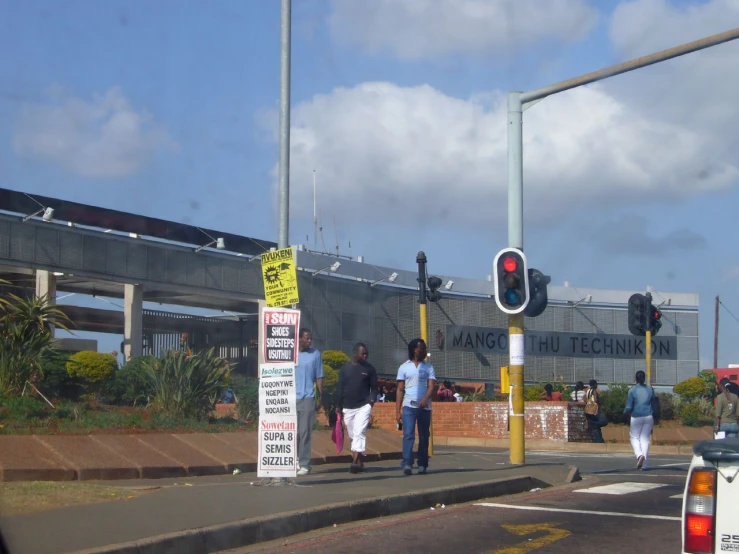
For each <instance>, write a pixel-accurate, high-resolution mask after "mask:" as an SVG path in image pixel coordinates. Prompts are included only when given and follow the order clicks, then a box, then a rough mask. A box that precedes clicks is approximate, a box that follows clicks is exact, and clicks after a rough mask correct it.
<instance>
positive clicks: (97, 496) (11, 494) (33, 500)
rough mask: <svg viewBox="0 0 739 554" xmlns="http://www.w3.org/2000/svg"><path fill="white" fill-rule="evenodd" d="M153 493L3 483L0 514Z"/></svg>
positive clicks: (43, 483)
mask: <svg viewBox="0 0 739 554" xmlns="http://www.w3.org/2000/svg"><path fill="white" fill-rule="evenodd" d="M151 490H152V489H149V490H144V489H133V488H122V487H110V486H104V485H90V484H86V483H60V482H54V481H27V482H22V483H1V484H0V499H1V500H0V513H2V515H3V516H11V515H18V514H29V513H33V512H40V511H43V510H51V509H53V508H62V507H65V506H76V505H80V504H93V503H97V502H106V501H111V500H130V499H132V498H136V497H137V496H141V495H142V494H145V493H147V492H151Z"/></svg>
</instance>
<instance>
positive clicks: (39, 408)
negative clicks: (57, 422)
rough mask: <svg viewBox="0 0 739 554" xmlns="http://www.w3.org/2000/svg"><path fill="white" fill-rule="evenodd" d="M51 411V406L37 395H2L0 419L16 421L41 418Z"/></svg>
mask: <svg viewBox="0 0 739 554" xmlns="http://www.w3.org/2000/svg"><path fill="white" fill-rule="evenodd" d="M49 413H51V406H49V405H48V404H47V403H46V402H44V401H43V400H41V399H40V398H37V397H35V396H15V397H12V396H11V397H8V396H5V397H0V420H10V421H15V422H20V421H28V420H34V419H41V418H44V417H46V416H48V415H49Z"/></svg>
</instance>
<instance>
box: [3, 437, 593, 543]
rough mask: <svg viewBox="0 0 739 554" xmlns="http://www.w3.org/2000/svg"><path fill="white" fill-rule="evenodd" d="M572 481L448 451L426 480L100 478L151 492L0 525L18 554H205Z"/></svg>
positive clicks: (392, 467) (559, 467)
mask: <svg viewBox="0 0 739 554" xmlns="http://www.w3.org/2000/svg"><path fill="white" fill-rule="evenodd" d="M373 440H374V439H373ZM578 479H579V475H578V472H577V470H576V469H575V468H571V467H570V466H568V465H566V464H554V463H540V464H536V463H534V464H529V465H526V466H510V465H508V464H498V463H495V462H494V461H491V460H490V459H489V458H485V457H483V456H478V455H476V454H474V453H457V452H448V451H447V452H438V453H437V454H436V455H435V456H433V457H432V459H431V464H430V467H429V475H416V474H414V475H412V476H404V475H402V474H401V472H400V468H399V462H398V461H397V460H383V461H378V462H374V463H368V464H367V468H366V470H365V472H364V473H363V474H359V475H351V474H349V472H348V464H346V463H345V464H340V465H336V464H325V465H320V466H316V467H314V470H313V473H312V474H311V475H309V476H307V477H304V478H299V479H297V480H294V481H293V480H285V481H282V483H287V485H286V486H270V485H273V484H274V483H273V482H272V481H268V480H265V481H260V480H257V479H256V475H255V474H253V473H244V474H240V475H221V476H205V477H197V478H193V477H187V478H182V479H160V480H157V481H150V480H148V481H147V480H126V481H117V482H114V483H111V482H106V483H105V484H115V485H117V486H127V487H128V486H130V487H152V489H153V490H152V491H151V492H149V493H147V494H143V495H141V496H138V497H136V498H133V499H131V500H125V501H113V502H103V503H98V504H89V505H83V506H72V507H68V508H60V509H55V510H49V511H45V512H38V513H35V514H29V515H18V516H10V517H6V518H0V528H1V529H2V531H3V534H4V536H5V540H6V542H7V543H8V547H9V549H10V551H11V552H18V553H20V554H58V553H60V552H76V551H85V552H87V553H88V554H91V553H93V552H94V553H96V554H102V553H120V554H123V553H125V554H133V553H136V554H149V553H155V552H156V553H157V554H162V553H171V554H205V553H206V552H218V551H222V550H227V549H230V548H237V547H239V546H246V545H249V544H255V543H258V542H263V541H269V540H275V539H278V538H281V537H285V536H289V535H293V534H296V533H303V532H307V531H310V530H313V529H318V528H321V527H327V526H331V525H333V524H337V525H340V524H342V523H347V522H350V521H358V520H361V519H369V518H377V517H381V516H388V515H393V514H399V513H405V512H409V511H414V510H421V509H429V508H431V507H435V506H437V504H438V505H439V507H438V508H437V509H442V508H441V506H440V505H441V504H446V505H451V504H455V503H462V502H472V501H475V500H479V499H481V498H488V497H495V496H501V495H506V494H514V493H519V492H524V491H528V490H531V489H533V488H539V487H542V488H543V487H547V486H551V485H560V484H565V483H567V482H572V481H575V480H578ZM123 543H125V544H123ZM108 545H113V546H108ZM115 545H118V546H115ZM85 549H87V550H85Z"/></svg>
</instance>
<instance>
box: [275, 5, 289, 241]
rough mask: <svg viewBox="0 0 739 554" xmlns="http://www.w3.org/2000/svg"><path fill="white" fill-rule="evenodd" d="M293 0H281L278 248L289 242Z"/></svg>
mask: <svg viewBox="0 0 739 554" xmlns="http://www.w3.org/2000/svg"><path fill="white" fill-rule="evenodd" d="M291 7H292V6H291V0H282V7H281V17H280V162H279V168H278V181H279V183H278V194H277V196H278V202H279V207H278V210H277V211H278V218H279V237H278V241H277V247H278V248H287V247H288V246H289V242H290V20H291Z"/></svg>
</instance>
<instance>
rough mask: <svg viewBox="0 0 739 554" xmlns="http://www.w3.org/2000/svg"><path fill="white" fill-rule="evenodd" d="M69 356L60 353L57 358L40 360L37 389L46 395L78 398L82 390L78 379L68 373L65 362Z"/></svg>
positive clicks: (67, 398) (69, 398)
mask: <svg viewBox="0 0 739 554" xmlns="http://www.w3.org/2000/svg"><path fill="white" fill-rule="evenodd" d="M68 361H69V356H67V355H63V354H60V355H59V356H58V359H56V358H52V359H44V360H42V361H41V371H42V377H41V379H40V381H39V383H38V385H37V386H38V388H39V390H40V391H41V392H42V393H44V394H45V395H46V396H49V397H53V398H63V399H65V400H78V399H79V397H80V395H81V394H82V393H83V392H84V389H83V388H82V385H81V383H80V381H79V379H75V378H74V377H71V376H70V375H69V372H68V371H67V362H68Z"/></svg>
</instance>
